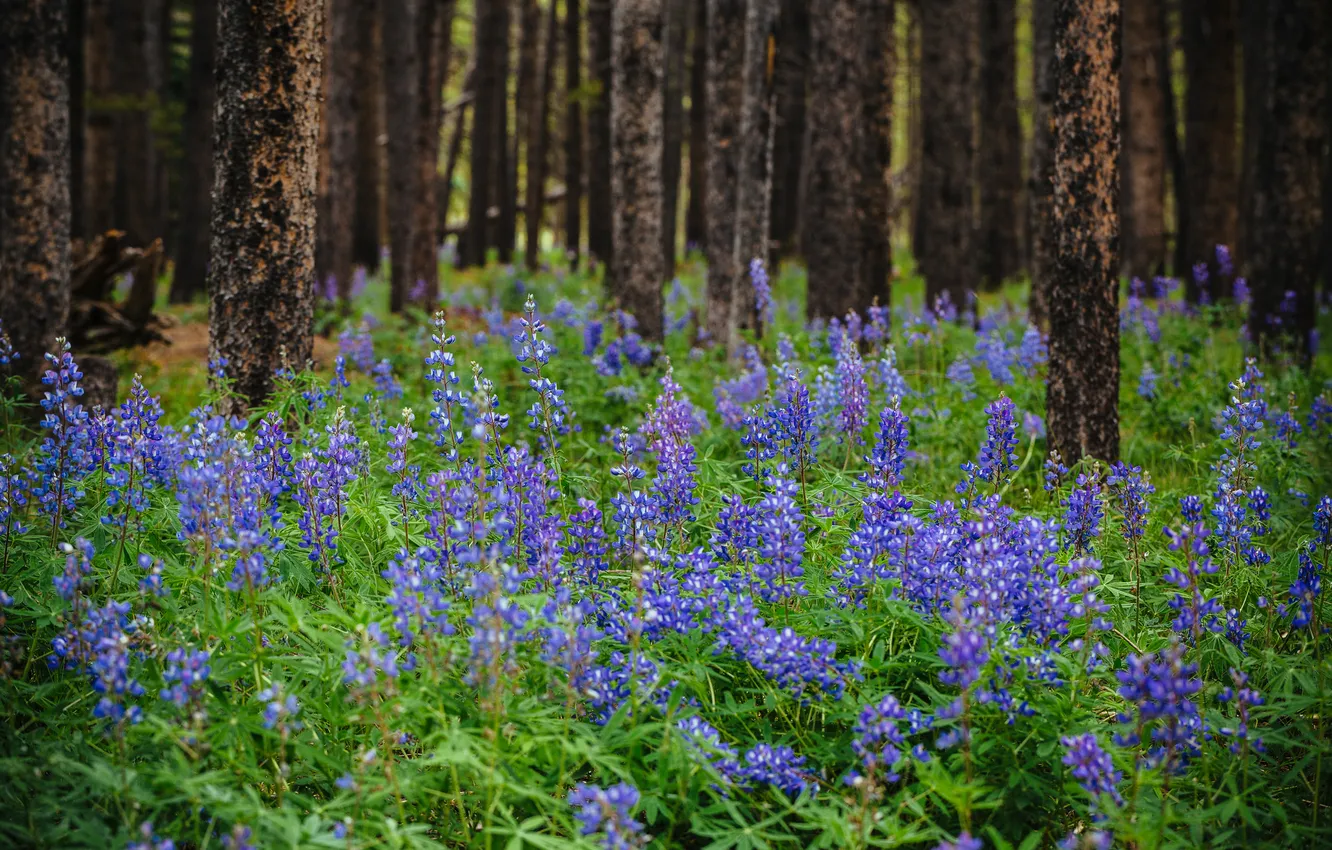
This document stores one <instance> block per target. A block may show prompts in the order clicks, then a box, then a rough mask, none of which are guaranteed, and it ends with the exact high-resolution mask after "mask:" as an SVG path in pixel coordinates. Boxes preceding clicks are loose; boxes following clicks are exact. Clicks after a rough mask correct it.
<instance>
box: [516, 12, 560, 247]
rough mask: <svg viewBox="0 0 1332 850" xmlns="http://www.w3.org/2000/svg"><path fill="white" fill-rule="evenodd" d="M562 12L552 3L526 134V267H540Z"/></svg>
mask: <svg viewBox="0 0 1332 850" xmlns="http://www.w3.org/2000/svg"><path fill="white" fill-rule="evenodd" d="M559 33H560V12H559V4H558V3H557V2H556V0H550V10H549V12H548V17H547V19H546V31H545V34H544V35H545V44H544V46H543V47H542V51H541V76H540V78H539V81H538V89H537V95H536V97H535V98H533V100H532V115H531V119H530V121H531V123H530V124H529V126H528V129H527V132H528V137H527V200H526V203H525V204H524V206H525V207H526V212H525V213H524V216H523V217H524V224H526V226H527V233H526V234H525V242H526V244H527V248H526V250H525V252H524V253H525V254H526V257H527V267H528V268H529V269H532V270H533V271H536V269H537V268H538V267H539V266H540V251H539V250H538V247H539V246H540V244H541V218H542V211H543V210H544V209H545V204H546V172H547V170H548V167H549V164H550V151H549V147H550V97H551V90H552V89H553V88H554V87H555V63H556V59H557V58H558V54H559Z"/></svg>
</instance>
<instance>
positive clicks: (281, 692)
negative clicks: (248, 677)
mask: <svg viewBox="0 0 1332 850" xmlns="http://www.w3.org/2000/svg"><path fill="white" fill-rule="evenodd" d="M257 699H258V700H259V701H260V702H262V703H263V704H264V728H265V729H273V730H276V731H277V732H278V733H279V734H281V735H282V736H283V737H287V736H289V735H291V734H293V733H295V732H299V731H300V730H301V729H302V728H303V726H304V724H302V723H301V721H300V720H298V719H297V718H298V717H300V714H301V704H300V702H299V701H298V700H297V699H296V695H295V694H289V693H287V692H286V690H285V689H284V688H283V687H282V683H281V682H274V683H273V684H271V685H269V686H268V687H266V688H264V689H263V690H262V691H260V692H259V693H258V695H257Z"/></svg>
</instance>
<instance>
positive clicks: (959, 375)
mask: <svg viewBox="0 0 1332 850" xmlns="http://www.w3.org/2000/svg"><path fill="white" fill-rule="evenodd" d="M945 377H947V378H948V382H949V383H950V384H953V385H954V386H958V387H961V388H962V400H963V401H971V400H972V399H973V398H975V397H976V393H975V391H973V390H972V389H971V388H972V386H974V385H975V383H976V374H975V372H973V371H972V369H971V361H970V360H967V358H965V357H963V356H962V355H960V354H959V355H958V356H957V359H956V360H954V361H953V362H952V364H951V365H950V366H949V367H948V371H947V372H946V373H945Z"/></svg>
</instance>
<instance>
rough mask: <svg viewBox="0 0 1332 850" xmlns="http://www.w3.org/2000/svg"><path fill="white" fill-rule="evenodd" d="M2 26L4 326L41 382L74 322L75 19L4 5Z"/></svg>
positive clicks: (21, 365) (0, 6)
mask: <svg viewBox="0 0 1332 850" xmlns="http://www.w3.org/2000/svg"><path fill="white" fill-rule="evenodd" d="M0 20H3V21H4V25H3V26H0V320H2V321H3V322H4V331H5V333H6V334H8V335H9V339H10V342H11V343H12V344H13V346H14V349H15V350H16V351H18V353H19V355H20V359H19V360H18V362H17V363H15V364H13V365H11V366H10V368H11V369H13V370H14V371H15V373H17V374H20V375H24V376H26V377H27V378H29V379H32V380H33V383H34V384H35V379H36V377H37V376H38V375H39V374H41V372H40V370H41V369H42V364H43V361H42V355H43V354H44V353H45V352H48V351H55V350H56V345H55V340H56V337H59V336H63V335H64V334H65V326H66V323H67V322H68V320H69V274H70V249H69V240H70V233H69V225H70V210H69V64H68V57H67V44H66V42H67V40H68V37H69V31H68V27H69V19H68V10H67V7H66V4H64V3H50V2H45V0H0Z"/></svg>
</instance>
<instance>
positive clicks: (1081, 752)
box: [1059, 732, 1124, 810]
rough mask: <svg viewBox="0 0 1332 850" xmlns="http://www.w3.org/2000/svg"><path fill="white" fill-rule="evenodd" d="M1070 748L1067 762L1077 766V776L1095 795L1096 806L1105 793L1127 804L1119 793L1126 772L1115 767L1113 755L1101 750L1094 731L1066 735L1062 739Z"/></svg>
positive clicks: (1079, 781) (1094, 803)
mask: <svg viewBox="0 0 1332 850" xmlns="http://www.w3.org/2000/svg"><path fill="white" fill-rule="evenodd" d="M1059 740H1060V742H1061V743H1062V744H1063V745H1064V747H1065V748H1066V749H1065V751H1064V765H1065V766H1067V767H1071V768H1073V770H1072V773H1073V778H1074V779H1076V780H1077V781H1078V784H1079V785H1081V786H1082V790H1084V791H1086V792H1087V793H1088V794H1089V795H1091V798H1092V809H1093V810H1094V809H1095V808H1096V801H1097V798H1099V797H1100V796H1101V795H1106V796H1108V797H1110V799H1112V800H1114V801H1115V803H1116V804H1121V803H1123V798H1122V797H1120V796H1119V789H1118V786H1119V782H1120V780H1121V779H1123V778H1124V775H1123V774H1122V773H1121V772H1120V771H1118V770H1115V763H1114V760H1113V759H1111V758H1110V754H1109V753H1107V752H1106V751H1105V750H1103V749H1101V744H1100V742H1099V741H1097V740H1096V736H1095V735H1094V734H1092V733H1091V732H1084V733H1083V734H1081V735H1065V736H1064V737H1062V738H1060V739H1059Z"/></svg>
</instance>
